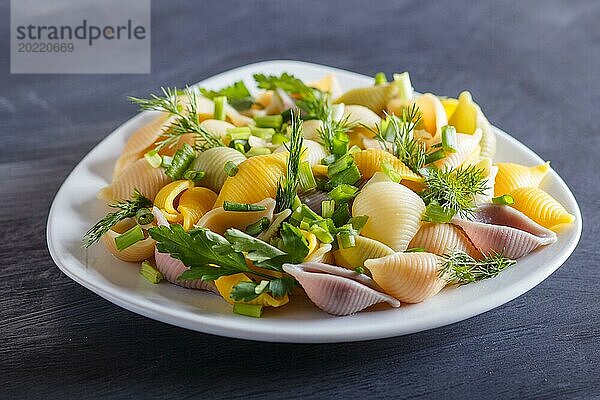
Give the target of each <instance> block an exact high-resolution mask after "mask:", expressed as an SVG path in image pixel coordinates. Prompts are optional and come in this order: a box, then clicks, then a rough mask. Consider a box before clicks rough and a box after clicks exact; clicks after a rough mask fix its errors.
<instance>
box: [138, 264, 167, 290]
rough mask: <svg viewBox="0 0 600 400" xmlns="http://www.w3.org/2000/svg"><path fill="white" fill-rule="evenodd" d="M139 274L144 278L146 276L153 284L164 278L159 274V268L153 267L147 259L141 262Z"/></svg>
mask: <svg viewBox="0 0 600 400" xmlns="http://www.w3.org/2000/svg"><path fill="white" fill-rule="evenodd" d="M140 274H141V275H142V276H143V277H144V278H146V280H148V282H150V283H153V284H155V285H156V284H157V283H160V282H161V281H162V280H163V279H164V277H163V274H161V272H160V271H159V270H157V269H156V268H154V267H153V266H152V264H150V262H149V261H148V260H146V261H144V262H142V265H141V266H140Z"/></svg>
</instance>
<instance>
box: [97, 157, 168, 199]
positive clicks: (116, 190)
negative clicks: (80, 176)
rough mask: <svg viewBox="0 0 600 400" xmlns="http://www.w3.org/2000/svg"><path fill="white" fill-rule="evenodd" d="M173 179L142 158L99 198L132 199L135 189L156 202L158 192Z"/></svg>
mask: <svg viewBox="0 0 600 400" xmlns="http://www.w3.org/2000/svg"><path fill="white" fill-rule="evenodd" d="M170 181H171V179H170V178H169V177H168V176H167V175H166V174H165V172H164V170H163V169H162V168H153V167H152V166H151V165H150V164H149V163H148V161H146V159H144V158H141V159H139V160H137V161H136V162H134V163H133V164H131V165H130V166H129V167H127V169H126V170H125V171H123V172H122V173H121V174H120V175H119V176H118V177H117V178H116V179H115V180H114V181H113V183H111V184H110V185H108V186H106V187H105V188H103V189H101V190H100V192H98V197H99V198H101V199H103V200H105V201H115V200H127V199H129V198H131V194H132V193H133V189H138V190H139V191H140V193H142V194H143V195H144V196H146V197H147V198H149V199H150V200H154V197H155V196H156V194H157V193H158V191H159V190H160V189H161V188H162V187H163V186H165V185H166V184H167V183H169V182H170Z"/></svg>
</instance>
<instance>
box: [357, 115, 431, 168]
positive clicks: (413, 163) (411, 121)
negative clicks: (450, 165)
mask: <svg viewBox="0 0 600 400" xmlns="http://www.w3.org/2000/svg"><path fill="white" fill-rule="evenodd" d="M386 116H387V118H386V119H385V121H384V123H381V124H379V125H378V126H377V127H376V129H375V130H373V129H371V131H373V132H374V133H375V139H377V140H378V141H379V144H380V145H381V148H382V149H384V150H387V151H390V152H391V153H392V154H394V155H395V156H396V157H398V159H400V161H402V162H403V163H404V164H405V165H406V166H407V167H408V168H410V169H411V170H412V171H413V172H415V173H419V170H420V169H421V168H423V166H424V165H425V160H426V158H427V147H426V146H425V143H423V142H421V141H419V140H417V139H415V138H414V137H413V132H414V130H415V127H416V126H417V124H418V123H419V121H420V120H421V112H420V110H419V107H418V106H417V105H416V104H413V105H412V106H411V107H409V108H405V109H403V110H402V117H401V118H399V117H397V116H395V115H387V114H386ZM369 129H370V128H369Z"/></svg>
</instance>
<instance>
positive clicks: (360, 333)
mask: <svg viewBox="0 0 600 400" xmlns="http://www.w3.org/2000/svg"><path fill="white" fill-rule="evenodd" d="M286 65H287V66H290V67H292V68H293V66H298V67H304V68H307V67H308V68H315V67H316V68H320V69H323V68H324V69H327V70H328V72H333V73H336V72H338V73H340V72H342V73H344V74H346V75H348V74H351V75H353V76H355V77H356V78H361V79H364V78H365V77H367V76H366V75H362V74H359V73H356V72H353V71H348V70H344V69H340V68H337V67H332V66H328V65H323V64H316V63H309V62H304V61H296V60H268V61H261V62H257V63H251V64H246V65H242V66H239V67H235V68H232V69H230V70H227V71H223V72H221V73H219V74H216V75H212V76H209V77H207V78H206V79H204V80H202V81H200V82H198V83H196V84H194V85H198V84H202V83H203V82H205V81H206V80H214V79H218V78H220V77H221V76H223V75H229V74H234V73H236V72H238V71H240V70H247V69H256V68H261V67H263V68H268V67H273V66H277V67H278V68H281V67H282V66H284V67H285V68H287V67H286ZM146 114H148V112H141V113H138V114H136V115H135V116H133V117H131V118H129V119H128V120H127V121H125V122H124V123H122V124H121V125H119V126H118V127H116V128H115V129H114V130H112V132H111V133H109V134H108V135H107V136H106V137H105V138H104V139H102V140H101V141H100V142H98V143H97V144H96V145H95V146H94V147H93V148H92V149H91V150H90V151H89V152H88V153H87V154H86V155H85V156H84V157H83V158H82V159H81V160H80V161H79V162H78V163H77V165H76V166H75V167H74V168H73V170H72V171H71V172H70V173H69V174H68V176H67V177H66V178H65V180H64V181H63V183H62V184H61V186H60V188H59V189H58V191H57V192H56V194H55V196H54V198H53V200H52V205H51V207H50V211H49V213H48V218H47V224H46V242H47V246H48V250H49V253H50V256H51V257H52V259H53V261H54V263H55V264H56V265H57V266H58V268H59V269H60V270H61V271H62V272H63V273H64V274H65V275H67V276H68V277H69V278H71V279H72V280H73V281H75V282H77V283H78V284H80V285H81V286H83V287H85V288H86V289H88V290H90V291H92V292H94V293H96V294H98V295H99V296H101V297H102V298H104V299H106V300H108V301H110V302H111V303H113V304H116V305H118V306H120V307H122V308H124V309H126V310H129V311H131V312H134V313H136V314H140V315H143V316H145V317H148V318H152V319H155V320H158V321H161V322H164V323H168V324H171V325H175V326H179V327H183V328H186V329H190V330H194V331H199V332H203V333H209V334H214V335H219V336H225V337H231V338H238V339H246V340H257V341H267V342H286V343H335V342H350V341H363V340H372V339H378V338H387V337H395V336H401V335H407V334H411V333H416V332H421V331H425V330H429V329H435V328H438V327H441V326H445V325H450V324H453V323H456V322H459V321H463V320H466V319H469V318H472V317H474V316H476V315H479V314H482V313H485V312H487V311H490V310H491V309H494V308H496V307H499V306H501V305H503V304H506V303H508V302H510V301H512V300H514V299H515V298H517V297H519V296H521V295H523V294H524V293H526V292H527V291H529V290H531V289H533V288H535V287H536V286H538V285H539V284H540V283H541V282H542V281H544V280H545V279H546V278H548V277H549V276H550V275H552V274H553V273H554V272H555V271H556V270H557V269H558V268H560V266H562V265H563V264H564V262H565V261H566V260H567V259H568V258H569V257H570V256H571V254H572V253H573V251H574V250H575V248H576V247H577V244H578V243H579V240H580V238H581V233H582V226H583V222H582V215H581V210H580V207H579V204H578V202H577V199H576V198H575V196H574V195H573V193H572V191H571V190H570V188H569V187H568V185H567V184H566V183H565V181H564V180H563V179H562V177H561V176H560V175H559V174H558V173H556V172H555V171H554V170H552V172H553V173H554V175H555V176H554V178H555V179H557V181H558V182H557V183H558V184H559V185H560V186H561V187H562V189H563V190H564V191H565V192H566V194H567V196H568V197H569V198H570V200H571V201H572V204H573V205H574V206H575V208H574V209H573V210H572V211H573V212H574V213H575V216H576V223H575V224H574V227H573V229H574V230H575V232H574V236H573V238H572V239H571V242H570V244H569V245H568V247H567V248H566V250H564V251H563V252H561V253H560V254H559V255H558V257H556V258H554V259H553V260H552V261H551V262H549V263H548V264H551V266H548V267H546V268H544V269H543V272H541V273H538V274H536V275H535V276H533V277H531V278H530V279H529V280H518V281H516V282H513V283H511V285H509V286H506V287H504V288H502V289H500V290H498V291H496V292H495V295H496V296H495V298H494V299H487V300H488V301H487V302H486V303H484V304H481V303H480V304H479V305H478V306H477V307H473V306H471V307H468V306H465V307H461V308H459V309H455V310H453V312H452V313H449V315H448V316H446V317H445V318H440V319H438V320H437V321H436V322H435V323H431V321H427V320H426V319H425V320H424V321H421V322H417V323H413V324H412V325H411V328H410V329H403V330H401V331H400V330H397V331H394V330H390V329H389V327H388V326H387V325H383V326H382V327H372V326H370V327H369V329H365V328H363V329H354V330H353V331H351V332H347V331H346V332H344V333H343V334H339V333H334V334H332V333H331V332H329V333H325V334H324V333H319V336H318V337H315V335H314V334H311V333H309V332H308V333H307V332H306V331H302V330H299V331H296V332H287V333H285V334H281V333H273V332H269V331H265V330H261V329H260V326H261V324H260V323H259V322H260V320H255V321H254V322H255V323H254V324H251V326H252V327H256V328H255V329H248V327H247V326H245V327H244V329H241V328H239V327H236V326H235V325H232V324H231V323H230V322H229V320H225V321H224V322H220V321H218V320H216V319H215V318H213V317H212V316H210V315H208V316H205V315H202V314H200V313H198V314H195V318H194V319H191V318H189V317H188V316H187V315H181V314H180V315H177V316H175V315H173V313H169V309H168V308H167V307H166V306H163V305H160V304H156V303H150V302H146V303H144V304H141V302H142V301H141V300H138V299H137V298H131V297H129V296H130V295H128V294H127V293H121V292H118V291H117V292H115V291H113V290H110V288H106V287H105V286H106V285H100V284H96V283H94V282H91V281H89V280H86V279H84V277H82V276H79V275H78V274H77V273H75V272H74V271H72V270H71V269H72V268H70V267H68V265H67V264H68V260H66V259H64V258H63V256H62V255H61V254H59V252H58V250H57V248H56V247H55V246H56V243H55V240H56V238H54V237H53V235H52V227H51V224H52V221H53V217H54V215H55V213H56V207H57V199H60V198H61V196H62V195H63V192H64V191H65V190H66V189H65V187H66V186H67V183H68V182H69V181H70V180H71V179H73V177H74V176H75V174H76V172H78V170H79V169H80V168H82V167H83V166H84V165H86V163H85V162H86V160H87V159H88V158H90V157H91V156H92V153H93V152H94V150H95V149H96V148H98V147H99V146H100V145H102V144H103V143H105V142H106V141H108V140H110V139H111V138H112V137H113V136H115V135H117V134H118V133H119V132H120V131H121V130H123V129H126V127H127V125H129V124H131V125H135V124H136V123H137V122H138V120H140V119H142V118H145V117H144V116H145V115H146ZM492 128H493V129H494V131H495V133H496V134H498V135H500V136H502V137H503V139H505V140H507V141H509V142H511V144H512V145H515V146H517V147H519V148H520V150H521V151H523V152H525V153H528V154H529V155H531V156H533V157H534V158H536V159H537V160H538V162H540V163H541V162H543V159H542V158H541V157H540V156H539V155H537V153H535V152H534V151H533V150H532V149H530V148H529V147H527V146H526V145H524V144H523V143H521V142H520V141H519V140H517V139H515V138H514V137H512V136H511V135H509V134H508V133H506V132H504V131H503V130H502V129H500V128H498V127H496V126H493V125H492ZM75 261H77V262H79V260H75ZM128 297H129V298H128ZM482 298H484V297H483V296H482ZM335 318H340V317H335ZM342 318H343V317H342ZM425 321H427V322H428V323H425ZM199 325H201V326H199ZM246 325H247V324H246Z"/></svg>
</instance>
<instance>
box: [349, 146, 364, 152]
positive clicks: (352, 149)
mask: <svg viewBox="0 0 600 400" xmlns="http://www.w3.org/2000/svg"><path fill="white" fill-rule="evenodd" d="M361 151H362V149H361V148H360V147H358V146H357V145H355V144H354V145H352V147H350V148H349V149H348V153H349V154H356V153H360V152H361Z"/></svg>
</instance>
